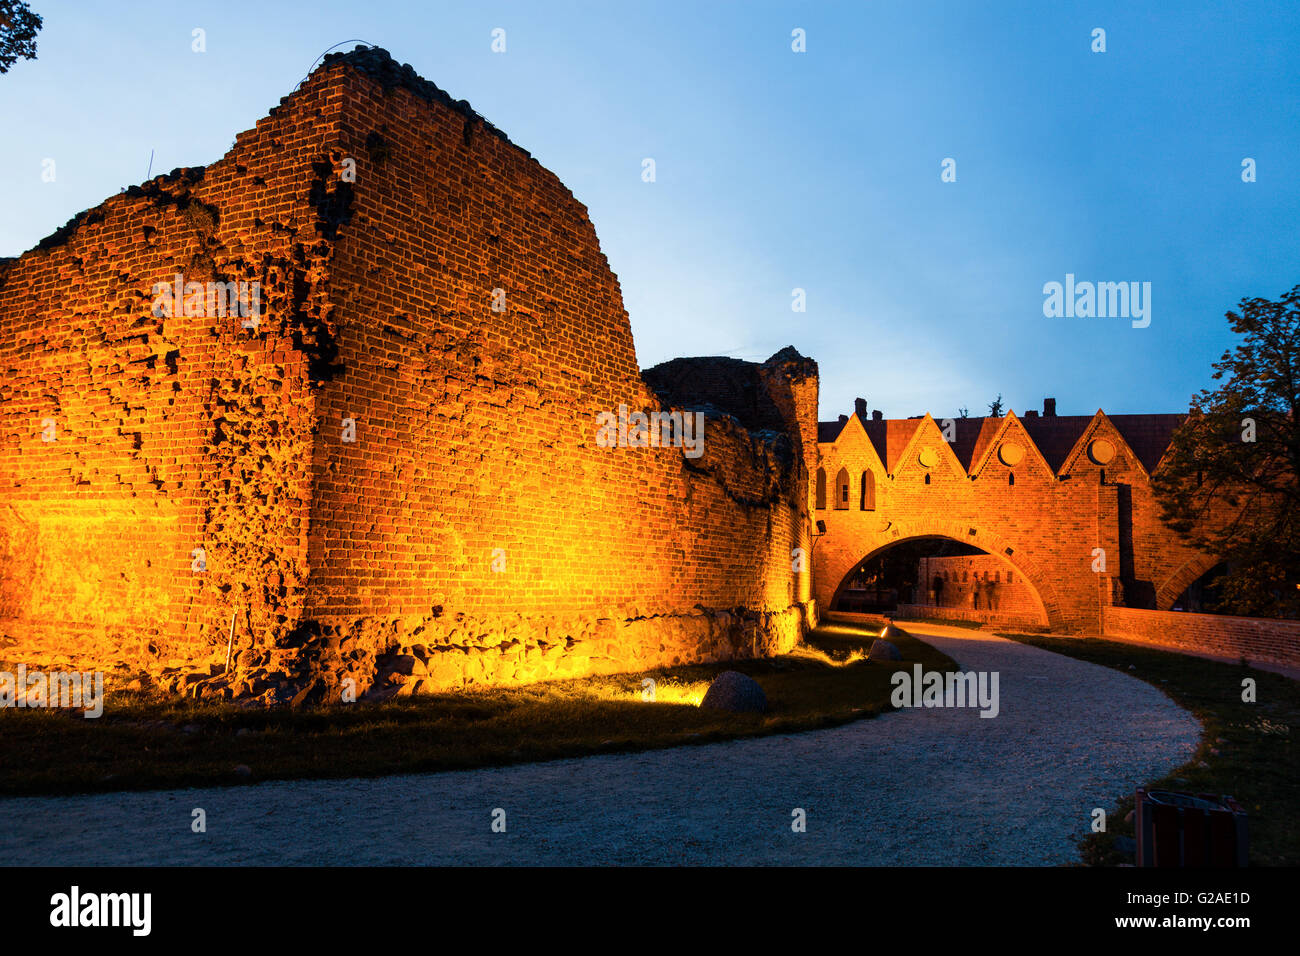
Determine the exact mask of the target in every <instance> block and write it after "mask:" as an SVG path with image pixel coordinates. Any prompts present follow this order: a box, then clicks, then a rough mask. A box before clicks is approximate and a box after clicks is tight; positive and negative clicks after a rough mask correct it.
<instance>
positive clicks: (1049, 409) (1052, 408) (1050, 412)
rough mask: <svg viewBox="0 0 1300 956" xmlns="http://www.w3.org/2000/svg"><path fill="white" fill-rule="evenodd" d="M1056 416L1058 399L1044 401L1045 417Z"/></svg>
mask: <svg viewBox="0 0 1300 956" xmlns="http://www.w3.org/2000/svg"><path fill="white" fill-rule="evenodd" d="M1055 416H1056V399H1054V398H1045V399H1043V417H1044V418H1054V417H1055Z"/></svg>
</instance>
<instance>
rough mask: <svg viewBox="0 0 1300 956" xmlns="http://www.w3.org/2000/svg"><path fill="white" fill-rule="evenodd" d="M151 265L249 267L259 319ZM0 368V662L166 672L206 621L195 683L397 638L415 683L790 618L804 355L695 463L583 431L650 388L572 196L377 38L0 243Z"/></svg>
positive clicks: (647, 398)
mask: <svg viewBox="0 0 1300 956" xmlns="http://www.w3.org/2000/svg"><path fill="white" fill-rule="evenodd" d="M353 172H355V176H353V175H352V173H353ZM178 272H179V273H182V274H183V276H184V279H185V281H198V282H205V281H208V280H231V279H244V280H249V281H253V280H256V281H258V282H260V283H261V295H260V303H261V314H260V316H258V319H259V324H258V325H257V326H256V327H255V328H245V327H244V326H243V324H242V323H241V321H240V318H239V317H236V316H228V317H212V316H207V315H192V316H187V315H184V314H180V315H175V316H155V315H154V314H152V308H151V307H152V306H153V304H154V302H153V284H154V283H155V282H158V281H166V280H169V279H170V278H171V277H172V276H173V275H174V274H175V273H178ZM495 290H501V293H502V294H503V295H504V299H503V300H502V302H503V305H504V308H503V311H500V312H495V311H493V310H492V304H493V301H494V292H495ZM774 359H775V357H774ZM787 366H788V367H790V368H792V369H797V370H798V374H791V375H786V374H785V373H784V371H783V369H785V368H786V367H787ZM0 369H3V372H4V378H3V384H2V385H0V388H3V392H2V393H0V398H2V399H3V419H2V421H3V425H2V426H0V481H2V482H3V487H4V489H5V497H4V499H3V502H0V627H3V632H2V633H3V634H4V635H5V643H6V644H7V645H8V646H7V648H6V649H5V650H4V656H6V657H15V658H20V659H27V660H33V661H46V662H50V661H56V660H58V659H60V656H61V655H62V656H64V657H66V658H67V659H70V660H75V661H77V662H78V663H79V664H81V665H82V666H89V665H91V664H92V663H93V664H96V665H100V664H111V663H113V662H115V661H119V660H120V661H122V662H124V663H130V664H131V666H145V667H146V668H147V669H150V670H151V671H154V672H158V671H160V670H166V669H167V668H168V667H169V666H176V667H179V666H181V665H187V666H193V665H196V664H202V663H206V662H211V661H216V660H220V659H222V657H223V656H224V651H225V641H226V635H227V629H226V628H227V625H228V623H229V620H230V615H231V614H232V612H233V613H234V615H235V619H236V624H235V649H236V653H235V673H234V675H233V679H232V680H231V681H230V682H229V683H228V686H223V688H222V690H223V692H225V693H230V692H239V693H253V694H257V693H260V692H261V691H262V690H263V689H264V688H265V686H266V684H267V680H265V679H264V678H265V677H266V676H267V675H268V674H270V675H271V676H272V677H275V676H279V677H284V678H293V679H295V680H303V681H305V680H306V679H308V678H310V677H312V676H313V675H314V676H316V677H317V678H323V681H317V683H321V684H322V685H323V686H325V687H326V689H327V690H328V691H329V692H330V693H332V692H333V690H334V689H335V687H336V685H337V683H338V680H339V678H340V677H341V676H342V675H343V674H351V675H352V676H354V677H356V678H357V680H358V685H359V687H358V690H360V691H364V690H365V687H366V686H367V685H368V684H369V682H370V680H371V679H373V677H374V668H375V666H376V657H377V655H379V654H381V653H383V652H386V651H387V652H392V651H398V650H406V651H408V652H414V653H413V654H411V655H410V656H413V657H415V658H416V660H415V662H414V663H412V664H410V665H408V666H407V668H406V670H407V671H408V672H413V673H412V675H411V676H413V677H416V678H420V679H421V680H422V681H423V686H424V687H425V688H427V689H438V688H443V687H456V686H465V685H476V684H484V683H502V682H514V681H524V680H529V679H536V678H542V677H549V676H557V675H566V674H584V673H593V672H612V671H621V670H630V669H636V668H640V667H649V666H654V665H658V664H669V663H675V662H679V661H690V660H711V659H719V658H725V657H732V656H744V655H752V654H763V653H769V652H771V651H773V650H777V649H783V648H788V647H790V646H791V645H792V644H793V642H794V641H795V640H796V639H797V638H798V636H799V635H800V633H801V631H802V629H803V627H804V626H805V624H806V620H807V609H806V607H805V604H806V602H807V600H808V599H809V596H810V584H809V581H810V579H809V575H808V573H807V571H805V572H804V573H803V574H802V576H800V575H797V574H796V573H795V572H794V571H793V570H792V563H791V552H792V549H794V548H795V547H796V546H798V545H800V544H803V545H806V544H807V541H806V530H807V511H806V505H805V503H806V500H807V482H806V480H805V476H806V468H804V467H801V465H800V463H799V455H800V454H801V453H803V454H806V452H804V451H803V450H802V448H801V436H802V435H804V434H808V433H812V434H815V409H816V400H815V395H816V368H815V365H813V364H812V363H809V362H807V361H806V360H804V359H802V357H799V356H798V355H797V353H793V354H792V355H790V356H786V357H785V359H783V360H782V361H781V362H778V363H776V364H775V365H773V366H770V367H764V368H761V369H759V370H758V371H757V372H754V371H752V370H751V371H750V372H748V373H746V374H747V375H749V376H751V377H756V378H758V379H759V380H760V381H762V382H763V383H764V384H763V387H764V388H769V389H771V390H772V391H773V394H774V395H777V397H776V398H774V399H773V401H774V402H775V403H777V404H779V406H780V408H781V409H782V410H783V415H784V414H785V412H786V411H788V410H790V409H795V408H797V409H798V413H799V414H801V415H803V416H806V421H801V422H798V423H795V424H793V425H790V427H789V433H788V434H787V433H785V432H782V431H779V430H766V431H764V430H755V431H753V432H751V431H749V430H747V429H746V428H745V427H743V426H742V425H741V424H740V423H739V422H736V421H734V420H730V419H728V418H726V417H725V416H722V417H717V416H715V417H712V418H710V419H709V420H708V421H707V424H706V431H705V436H704V442H703V454H702V455H701V456H700V457H698V458H695V457H690V456H688V454H687V453H686V452H685V451H684V450H683V449H682V448H674V447H663V448H634V447H633V448H629V447H621V448H619V447H610V448H607V447H600V446H599V445H598V443H597V441H596V434H597V415H598V414H599V413H601V412H609V411H614V412H617V410H618V408H619V406H620V405H627V406H629V407H630V408H631V409H633V410H644V411H650V412H652V411H657V410H658V409H659V408H660V404H659V400H658V398H657V397H656V396H655V395H654V393H653V392H652V391H651V390H650V389H649V388H648V387H647V386H646V385H645V384H644V382H643V381H642V380H641V377H640V374H639V370H638V368H637V362H636V355H635V350H634V348H633V343H632V338H631V331H630V326H629V323H628V319H627V315H626V313H625V312H624V310H623V306H622V300H621V294H620V291H619V287H618V282H617V280H616V278H615V277H614V275H613V273H612V272H611V271H610V270H609V267H608V264H607V262H606V261H605V258H604V256H603V255H602V254H601V252H600V248H599V244H598V242H597V240H596V236H595V233H594V230H593V228H592V225H591V223H590V221H589V219H588V217H587V213H586V210H585V209H584V207H583V206H582V205H581V204H580V203H578V202H577V201H576V200H575V199H574V198H573V196H572V195H571V194H570V193H569V191H568V190H567V189H566V188H565V187H564V186H563V184H561V183H560V182H559V180H558V179H556V178H555V177H554V176H553V175H552V174H551V173H549V172H548V171H546V170H545V169H543V168H542V167H541V166H540V165H539V164H538V163H537V162H536V161H535V160H533V159H532V158H531V157H530V156H528V154H527V153H526V152H524V151H523V150H521V149H519V148H518V147H516V146H514V145H513V144H511V143H510V142H509V141H508V140H507V139H506V138H505V137H504V136H503V135H501V134H500V133H499V132H497V131H496V130H494V129H493V128H491V127H490V126H489V125H487V124H486V123H485V122H484V121H483V120H482V119H481V118H480V117H478V116H477V115H476V114H474V113H473V112H472V111H471V110H469V108H468V106H467V105H466V104H463V103H457V102H455V101H452V100H451V99H450V98H449V97H447V96H446V94H444V93H442V92H441V91H438V90H437V89H436V88H434V87H432V85H431V84H427V83H425V82H424V81H422V80H420V79H419V78H418V77H415V76H414V74H413V73H411V72H410V71H409V68H406V69H403V68H399V67H397V65H396V64H394V63H392V61H391V60H389V59H388V58H387V56H386V54H383V53H382V51H372V52H368V53H359V54H349V55H347V56H345V57H339V56H332V57H330V58H329V59H328V60H327V61H326V63H325V64H324V65H323V66H322V67H321V68H320V69H318V70H317V71H316V72H315V73H314V74H313V75H312V76H311V77H310V78H309V79H308V80H307V81H306V82H305V83H304V84H303V85H302V86H301V87H300V88H299V89H298V90H297V91H295V92H294V93H293V94H292V95H291V96H289V97H286V98H285V99H284V100H282V101H281V105H280V107H278V108H277V109H276V110H273V111H272V114H271V115H270V116H268V117H267V118H265V119H263V120H262V121H260V122H259V123H258V124H257V126H256V128H255V129H254V130H250V131H249V132H247V133H244V134H241V135H240V136H239V137H238V140H237V142H236V145H235V147H234V148H233V149H232V151H231V152H230V153H229V154H227V155H226V156H225V157H224V158H223V159H222V160H220V161H219V162H217V163H215V164H213V165H212V166H210V167H208V168H207V169H205V170H192V171H185V172H184V173H181V174H178V175H175V176H171V177H159V178H158V179H156V180H154V181H153V182H151V183H149V184H147V185H146V186H145V187H143V188H141V189H132V190H130V191H128V192H127V193H125V194H123V195H121V196H117V197H113V198H111V199H109V200H107V201H106V202H105V203H104V204H102V205H101V206H100V207H98V208H96V209H95V210H91V211H90V212H89V213H87V214H83V215H82V216H80V217H78V219H77V220H75V221H74V222H73V223H70V224H69V226H68V228H67V229H65V230H62V231H61V232H60V234H58V235H56V236H55V237H52V238H51V240H49V241H47V242H46V243H44V244H43V247H42V248H39V249H37V250H33V251H32V252H30V253H27V254H25V255H24V256H22V257H21V258H20V259H18V260H16V261H13V262H9V263H5V264H3V265H0ZM778 393H779V394H778ZM810 395H811V401H810V399H809V396H810ZM46 418H52V419H53V420H54V422H55V423H56V427H57V440H56V441H51V442H43V441H42V440H41V438H42V426H41V423H42V421H43V420H44V419H46ZM344 418H348V419H351V420H352V423H353V427H354V428H355V441H344V440H343V439H344V435H343V419H344ZM782 424H783V425H789V424H790V420H789V419H788V418H783V419H782ZM199 547H202V548H204V549H205V552H206V563H207V567H206V570H205V571H203V572H196V571H194V570H192V562H193V560H194V558H193V552H194V549H195V548H199ZM305 659H310V663H309V665H304V664H303V661H304V660H305ZM408 659H409V658H408ZM410 686H416V683H415V681H412V682H410Z"/></svg>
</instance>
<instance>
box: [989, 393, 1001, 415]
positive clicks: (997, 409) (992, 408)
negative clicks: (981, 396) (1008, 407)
mask: <svg viewBox="0 0 1300 956" xmlns="http://www.w3.org/2000/svg"><path fill="white" fill-rule="evenodd" d="M1001 417H1002V393H1001V392H998V397H997V398H995V399H993V401H991V402H989V418H1001Z"/></svg>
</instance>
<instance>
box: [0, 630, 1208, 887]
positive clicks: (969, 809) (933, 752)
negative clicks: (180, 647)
mask: <svg viewBox="0 0 1300 956" xmlns="http://www.w3.org/2000/svg"><path fill="white" fill-rule="evenodd" d="M908 629H909V630H910V631H911V632H912V633H914V634H916V635H918V636H922V637H924V639H925V640H926V641H928V642H930V643H932V644H933V645H934V646H935V647H937V648H939V649H940V650H942V651H944V652H945V653H947V654H949V655H950V656H952V657H953V658H954V659H955V660H956V661H957V662H958V663H959V664H960V665H961V667H962V669H964V670H977V671H998V672H999V673H1000V692H1001V693H1000V698H1001V700H1000V714H999V715H998V717H996V718H994V719H984V718H981V717H980V716H979V713H978V710H977V709H973V708H972V709H917V710H907V711H902V712H896V713H891V714H886V715H883V716H881V717H877V718H875V719H873V720H862V721H857V722H855V723H852V724H848V725H845V726H843V727H837V728H833V729H829V730H820V731H813V732H809V733H803V734H791V735H784V736H779V737H764V738H759V739H751V740H741V741H731V742H727V743H717V744H707V745H701V746H696V747H679V748H676V749H672V750H661V751H656V752H651V753H642V754H621V755H608V756H597V757H587V758H580V759H573V760H560V761H554V762H551V763H540V764H526V765H521V766H513V767H502V768H494V769H487V770H472V771H463V772H455V773H440V774H418V775H408V776H397V777H385V778H381V779H374V780H361V779H349V780H322V781H285V782H272V783H263V784H258V785H255V786H249V787H232V788H216V789H203V790H172V791H159V792H149V793H114V794H106V795H96V796H78V797H36V798H19V799H8V800H0V862H3V863H5V864H10V865H12V864H20V865H27V864H46V865H48V864H70V865H86V864H90V865H99V864H119V865H120V864H125V865H157V864H171V865H191V864H253V865H271V864H289V865H295V864H296V865H320V864H380V865H412V864H453V865H454V864H479V865H493V866H500V865H510V864H536V865H547V864H550V865H573V864H660V865H662V864H668V865H677V864H712V865H729V864H797V865H810V864H843V865H865V866H873V865H897V864H903V865H943V866H947V865H958V864H975V865H990V864H1021V865H1043V864H1060V863H1068V862H1071V861H1073V860H1075V859H1077V851H1076V849H1075V841H1076V840H1077V839H1078V838H1079V837H1080V836H1082V835H1083V834H1085V833H1086V832H1087V828H1088V825H1089V822H1090V819H1091V818H1090V813H1091V811H1092V809H1093V808H1094V807H1104V808H1109V807H1111V806H1113V804H1114V803H1115V801H1116V799H1117V798H1118V797H1120V796H1121V795H1123V794H1125V793H1128V792H1130V791H1132V790H1133V788H1134V787H1135V786H1137V785H1139V784H1141V783H1142V782H1144V781H1146V780H1150V779H1153V778H1155V777H1158V776H1160V775H1162V774H1164V773H1167V772H1168V771H1169V770H1171V769H1172V768H1174V767H1175V766H1177V765H1178V764H1180V763H1182V762H1184V761H1185V760H1187V759H1188V758H1189V757H1190V755H1191V753H1192V751H1193V750H1194V749H1195V746H1196V743H1197V740H1198V738H1199V735H1200V730H1201V728H1200V725H1199V724H1198V723H1197V721H1196V720H1195V719H1194V718H1193V717H1192V716H1191V715H1190V714H1189V713H1187V712H1186V711H1184V710H1182V709H1181V708H1180V707H1178V706H1177V705H1175V704H1174V703H1173V702H1172V701H1171V700H1169V699H1168V698H1167V697H1165V696H1164V695H1163V694H1162V693H1160V692H1159V691H1158V690H1156V689H1155V688H1153V687H1151V686H1150V685H1148V684H1146V683H1143V682H1142V681H1139V680H1136V679H1135V678H1132V677H1129V676H1127V675H1125V674H1122V673H1119V672H1118V671H1113V670H1109V669H1107V668H1104V667H1099V666H1095V665H1092V664H1086V663H1083V662H1081V661H1075V660H1072V659H1070V658H1068V657H1064V656H1061V655H1058V654H1052V653H1049V652H1047V651H1042V650H1038V649H1037V648H1032V647H1026V646H1024V645H1021V644H1017V643H1014V642H1012V641H1006V640H1003V639H1000V638H995V637H992V636H990V635H987V634H982V633H979V632H973V631H969V630H963V629H960V628H952V627H944V626H939V625H910V626H909V628H908ZM195 807H202V808H203V809H204V810H206V812H207V832H206V833H204V834H195V833H192V832H191V830H190V821H191V811H192V810H193V808H195ZM497 807H500V808H502V809H504V810H505V812H506V832H505V833H493V832H492V831H491V826H490V824H491V814H492V811H493V808H497ZM795 807H801V808H803V809H804V810H805V811H806V813H807V830H806V832H803V833H795V832H793V831H792V829H791V825H790V824H791V819H792V817H791V811H792V809H793V808H795Z"/></svg>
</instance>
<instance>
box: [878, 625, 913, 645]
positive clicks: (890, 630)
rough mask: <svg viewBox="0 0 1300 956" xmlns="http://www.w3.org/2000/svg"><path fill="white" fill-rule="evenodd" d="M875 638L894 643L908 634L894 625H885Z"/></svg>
mask: <svg viewBox="0 0 1300 956" xmlns="http://www.w3.org/2000/svg"><path fill="white" fill-rule="evenodd" d="M876 636H877V637H879V638H880V639H881V640H884V641H894V640H897V639H898V638H900V637H907V636H908V634H907V631H905V630H903V629H902V628H901V627H898V626H896V625H895V624H893V623H890V624H886V625H885V626H884V627H883V628H881V629H880V633H879V634H877V635H876Z"/></svg>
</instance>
